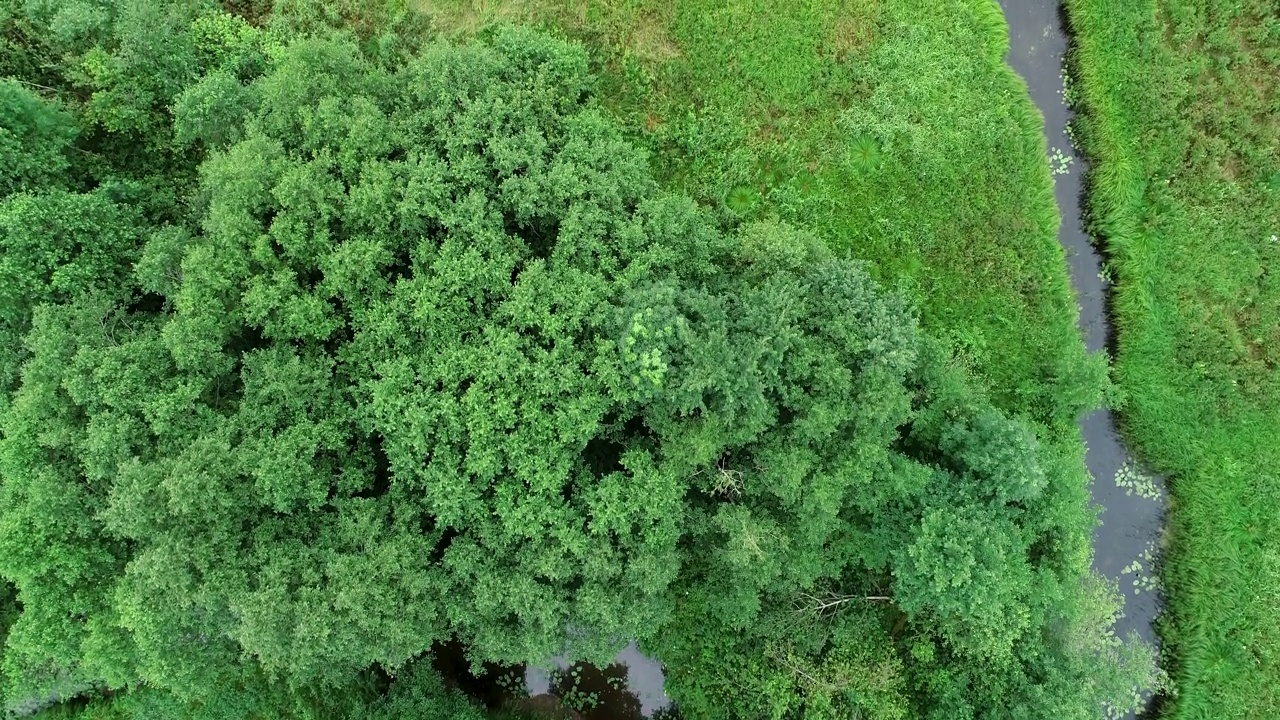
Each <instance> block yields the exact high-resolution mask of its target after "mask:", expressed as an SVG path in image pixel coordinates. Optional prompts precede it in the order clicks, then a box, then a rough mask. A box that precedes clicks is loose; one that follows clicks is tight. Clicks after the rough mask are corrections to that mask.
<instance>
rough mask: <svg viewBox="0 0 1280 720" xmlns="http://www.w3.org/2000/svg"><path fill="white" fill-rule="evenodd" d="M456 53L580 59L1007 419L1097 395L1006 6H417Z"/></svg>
mask: <svg viewBox="0 0 1280 720" xmlns="http://www.w3.org/2000/svg"><path fill="white" fill-rule="evenodd" d="M419 7H420V8H421V9H422V10H423V11H425V12H426V13H428V14H429V15H430V16H431V18H432V21H433V24H434V25H435V26H436V28H437V29H438V30H439V31H440V32H441V33H442V34H444V35H466V34H471V33H475V32H479V31H482V30H483V29H484V28H485V27H487V26H490V25H492V24H494V23H499V22H536V23H541V24H544V25H548V26H551V27H554V28H558V29H560V30H561V31H563V32H566V33H568V34H569V35H571V36H574V37H576V38H578V39H581V40H583V41H585V42H586V43H587V44H588V46H589V47H591V49H592V51H593V56H594V57H596V58H597V59H598V61H599V62H600V64H601V67H600V70H601V72H600V75H601V78H602V79H601V83H602V86H601V88H600V94H601V96H602V98H603V100H604V102H605V103H606V105H607V106H608V107H609V108H610V109H611V110H612V111H613V112H614V113H615V114H616V115H618V116H619V117H620V118H622V120H623V121H624V122H625V124H626V125H627V126H628V127H629V128H631V130H632V131H633V133H634V135H635V138H636V140H637V141H638V142H640V143H641V144H642V145H644V146H645V147H647V148H649V150H650V151H651V154H652V158H653V161H654V164H655V166H656V167H657V169H658V173H659V175H660V177H662V178H663V179H665V180H667V181H668V182H671V183H673V184H674V185H676V186H677V187H678V188H679V189H681V190H682V191H684V192H687V193H689V194H691V195H692V196H694V197H697V198H699V199H700V200H702V201H703V202H705V203H707V204H710V205H715V206H718V207H719V208H720V209H721V211H722V212H723V213H724V214H725V216H726V219H731V216H735V215H736V216H741V217H759V216H766V215H773V214H776V215H779V216H781V217H783V218H785V219H788V220H793V221H796V222H799V223H802V224H804V225H806V226H808V227H810V228H813V229H814V230H816V231H817V232H819V233H820V234H821V235H822V236H823V237H824V238H825V239H826V240H827V241H828V242H829V243H830V244H831V245H832V246H833V247H836V248H840V249H845V250H848V251H851V252H852V253H853V254H855V255H856V256H858V257H860V258H862V259H865V260H868V261H869V262H871V263H872V265H873V267H874V271H875V272H876V274H877V275H878V276H879V277H880V278H881V279H882V280H884V281H885V282H886V283H888V284H891V285H892V284H897V283H900V282H901V283H906V284H907V285H908V287H911V288H912V289H913V290H914V292H915V294H916V296H917V297H918V298H919V302H920V307H921V312H922V315H923V318H924V321H925V324H926V325H927V326H928V327H929V328H930V329H931V330H932V331H933V332H934V333H935V334H942V335H944V336H945V337H947V338H948V339H949V340H950V341H951V342H952V344H953V345H954V346H955V348H956V350H957V354H958V356H959V357H960V358H961V359H962V360H963V361H964V362H966V363H967V364H968V365H969V366H970V367H971V368H972V369H973V370H975V372H976V374H977V375H978V376H979V377H981V378H983V379H984V380H985V382H986V385H987V386H988V387H989V388H990V390H991V392H992V394H993V396H994V397H995V399H996V400H997V402H998V403H1000V404H1001V405H1003V406H1004V407H1006V408H1009V409H1012V410H1015V411H1017V412H1019V413H1022V414H1024V415H1026V416H1028V417H1032V418H1036V419H1038V420H1041V421H1045V422H1050V423H1052V424H1054V425H1056V426H1058V427H1059V428H1067V427H1069V426H1071V425H1072V423H1073V422H1074V417H1075V412H1076V410H1078V408H1079V407H1081V405H1082V404H1084V403H1086V402H1088V400H1089V398H1090V397H1091V396H1092V394H1093V392H1094V390H1095V389H1096V388H1097V382H1096V380H1097V371H1098V370H1099V368H1098V367H1097V365H1096V364H1095V365H1090V364H1088V363H1086V362H1085V360H1084V354H1083V352H1084V351H1083V348H1082V346H1081V343H1080V341H1079V339H1078V336H1077V333H1076V330H1075V326H1074V320H1075V314H1076V311H1075V306H1074V302H1073V300H1072V298H1071V291H1070V286H1069V284H1068V279H1067V276H1066V272H1065V269H1064V266H1063V257H1062V251H1061V249H1060V248H1059V246H1058V244H1057V240H1056V231H1057V227H1058V216H1057V208H1056V206H1055V205H1054V201H1053V195H1052V181H1051V176H1050V174H1049V171H1048V167H1047V162H1046V159H1045V156H1046V153H1045V146H1044V140H1043V133H1042V125H1041V120H1040V118H1039V116H1038V114H1037V113H1036V111H1035V109H1034V107H1033V106H1032V105H1031V103H1030V101H1029V99H1028V98H1027V96H1026V92H1025V87H1024V85H1023V84H1022V81H1021V79H1019V78H1018V77H1017V76H1016V75H1015V74H1014V73H1013V72H1012V71H1011V70H1009V69H1008V68H1007V67H1006V66H1005V65H1004V62H1003V55H1004V51H1005V48H1006V44H1007V30H1006V27H1005V25H1004V20H1003V16H1002V15H1001V14H1000V11H999V9H998V8H997V6H996V5H995V3H994V2H991V0H948V1H940V2H932V3H926V4H919V3H910V2H883V1H882V0H814V1H813V2H806V3H773V2H765V1H764V0H697V1H691V2H681V3H671V2H665V1H664V0H591V1H590V2H585V3H584V2H569V1H568V0H507V1H505V2H483V1H481V0H420V2H419Z"/></svg>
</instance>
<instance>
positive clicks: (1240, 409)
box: [1067, 0, 1280, 718]
mask: <svg viewBox="0 0 1280 720" xmlns="http://www.w3.org/2000/svg"><path fill="white" fill-rule="evenodd" d="M1067 6H1068V10H1069V14H1070V19H1071V24H1072V26H1073V28H1074V30H1075V32H1076V49H1075V52H1074V58H1073V63H1074V66H1075V67H1074V72H1075V76H1076V77H1075V87H1076V88H1077V92H1080V93H1082V95H1081V98H1082V101H1083V104H1084V107H1085V110H1086V113H1087V114H1086V117H1085V118H1083V119H1082V120H1081V121H1080V123H1079V127H1078V128H1077V130H1078V136H1079V137H1080V138H1081V139H1082V141H1083V143H1084V145H1085V149H1086V150H1087V152H1088V153H1089V154H1090V155H1091V156H1092V157H1093V158H1094V161H1095V172H1094V175H1093V179H1092V207H1093V223H1094V226H1095V230H1096V231H1097V233H1098V234H1099V235H1100V236H1102V237H1104V238H1105V240H1106V244H1107V250H1108V253H1109V255H1110V263H1111V265H1112V270H1113V273H1114V274H1115V276H1116V278H1117V281H1118V286H1117V292H1116V297H1115V314H1116V323H1117V326H1118V328H1119V348H1118V353H1117V355H1118V356H1117V359H1116V376H1117V379H1118V382H1119V384H1120V386H1121V388H1122V389H1123V390H1124V391H1125V392H1126V394H1127V396H1128V398H1129V401H1128V404H1127V406H1126V407H1125V409H1124V413H1123V420H1124V426H1125V430H1126V433H1127V434H1128V436H1129V437H1130V439H1131V440H1132V441H1134V442H1135V443H1136V445H1137V446H1138V448H1139V449H1140V450H1141V451H1142V453H1143V454H1145V455H1146V457H1147V458H1148V459H1149V460H1150V461H1151V462H1152V463H1153V464H1154V465H1155V467H1156V468H1157V469H1159V470H1161V471H1163V472H1165V473H1167V474H1168V475H1169V477H1170V482H1171V491H1172V497H1173V504H1172V508H1171V516H1170V549H1169V551H1168V553H1167V559H1166V567H1165V569H1164V570H1163V572H1162V577H1163V578H1164V582H1165V585H1166V586H1167V588H1168V612H1167V614H1166V617H1165V621H1164V626H1163V628H1162V636H1163V638H1164V641H1165V643H1166V646H1167V651H1168V656H1169V661H1170V663H1171V670H1172V672H1173V676H1174V681H1175V684H1176V687H1177V689H1178V695H1177V697H1176V699H1175V701H1174V702H1173V704H1172V709H1171V715H1172V716H1173V717H1177V718H1274V717H1280V372H1278V371H1277V368H1278V367H1280V274H1277V272H1276V269H1277V267H1278V266H1280V7H1278V6H1277V5H1276V4H1275V3H1274V2H1273V1H1271V0H1229V1H1226V2H1213V3H1204V2H1192V1H1190V0H1138V1H1135V2H1127V3H1116V2H1112V1H1111V0H1069V1H1068V3H1067Z"/></svg>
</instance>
